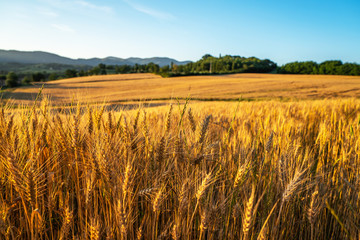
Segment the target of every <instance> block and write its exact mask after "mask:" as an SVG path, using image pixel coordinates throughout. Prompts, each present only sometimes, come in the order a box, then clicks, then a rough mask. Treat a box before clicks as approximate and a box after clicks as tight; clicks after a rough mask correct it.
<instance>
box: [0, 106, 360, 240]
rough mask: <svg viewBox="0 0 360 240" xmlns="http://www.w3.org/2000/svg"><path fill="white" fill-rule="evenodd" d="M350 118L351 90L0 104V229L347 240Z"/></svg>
mask: <svg viewBox="0 0 360 240" xmlns="http://www.w3.org/2000/svg"><path fill="white" fill-rule="evenodd" d="M190 107H191V111H188V109H189V108H190ZM190 114H191V116H190ZM359 120H360V102H359V101H358V100H354V99H350V100H321V101H302V102H292V103H291V102H288V103H281V102H276V101H273V102H272V101H270V102H250V103H245V102H242V103H239V105H237V103H191V102H190V103H185V104H183V105H177V104H176V103H174V104H173V105H172V107H170V106H163V107H159V108H156V109H155V108H152V109H144V108H141V109H139V110H133V111H120V112H115V111H106V109H105V108H104V107H103V106H93V107H88V108H87V109H85V108H80V105H79V107H77V108H74V109H73V111H72V112H70V113H69V112H60V113H55V112H53V111H51V109H50V107H49V106H48V105H47V103H46V101H43V103H42V106H41V107H39V108H38V107H36V108H35V109H34V110H31V109H30V110H28V109H24V110H21V111H19V110H11V109H10V108H8V107H7V106H4V107H2V108H1V109H0V238H1V239H256V238H258V239H359V237H360V229H359V226H358V223H359V222H360V214H359V208H360V200H359V197H360V195H359V192H360V178H359V176H360V175H359V173H360V172H359V171H360V160H359V153H360V124H359ZM194 125H195V126H194Z"/></svg>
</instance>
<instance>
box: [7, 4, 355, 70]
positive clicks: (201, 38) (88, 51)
mask: <svg viewBox="0 0 360 240" xmlns="http://www.w3.org/2000/svg"><path fill="white" fill-rule="evenodd" d="M0 31H1V37H0V49H7V50H9V49H16V50H26V51H33V50H41V51H48V52H53V53H56V54H59V55H62V56H66V57H71V58H90V57H107V56H116V57H122V58H127V57H154V56H166V57H172V58H175V59H178V60H193V61H196V60H198V59H200V58H201V57H202V56H203V55H204V54H206V53H210V54H212V55H214V56H218V55H219V54H222V55H225V54H230V55H240V56H245V57H250V56H256V57H259V58H269V59H271V60H273V61H275V62H277V63H278V64H284V63H286V62H291V61H296V60H298V61H306V60H314V61H317V62H321V61H324V60H334V59H337V60H342V61H343V62H357V63H360V1H359V0H342V1H332V0H327V1H323V0H312V1H308V0H301V1H300V0H287V1H285V0H277V1H275V0H274V1H273V0H247V1H243V0H237V1H235V0H234V1H226V0H223V1H215V0H206V1H205V0H192V1H189V0H182V1H174V0H103V1H99V0H12V1H9V0H0Z"/></svg>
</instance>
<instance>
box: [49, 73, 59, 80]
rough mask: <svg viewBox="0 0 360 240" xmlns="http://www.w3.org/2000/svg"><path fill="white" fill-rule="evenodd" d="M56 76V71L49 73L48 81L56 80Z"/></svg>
mask: <svg viewBox="0 0 360 240" xmlns="http://www.w3.org/2000/svg"><path fill="white" fill-rule="evenodd" d="M57 78H58V76H57V74H56V73H52V74H50V75H49V80H50V81H53V80H56V79H57Z"/></svg>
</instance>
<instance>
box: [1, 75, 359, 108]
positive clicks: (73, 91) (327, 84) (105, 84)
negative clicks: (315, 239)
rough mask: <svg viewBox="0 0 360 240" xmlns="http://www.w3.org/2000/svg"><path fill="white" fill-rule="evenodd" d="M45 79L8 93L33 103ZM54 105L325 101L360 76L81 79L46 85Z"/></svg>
mask: <svg viewBox="0 0 360 240" xmlns="http://www.w3.org/2000/svg"><path fill="white" fill-rule="evenodd" d="M41 85H42V84H41V83H36V84H34V85H33V86H28V87H22V88H18V89H15V90H13V91H12V92H7V93H5V94H4V97H5V98H7V99H9V98H11V99H13V101H14V103H15V104H20V103H21V104H32V103H33V100H34V99H35V98H36V95H37V93H38V91H39V88H40V87H41ZM43 93H44V94H47V95H49V96H50V98H51V100H52V102H53V104H64V103H69V102H71V101H72V100H81V101H84V102H88V103H93V102H103V101H106V102H109V103H116V102H129V101H138V100H168V99H172V98H186V97H188V96H191V97H192V98H193V99H199V100H231V99H232V100H235V99H239V98H243V99H246V100H259V99H260V100H261V99H322V98H337V97H357V96H359V95H360V77H359V76H357V77H353V76H328V75H279V74H231V75H217V76H188V77H175V78H162V77H160V76H157V75H154V74H122V75H105V76H90V77H79V78H72V79H64V80H57V81H49V82H46V83H45V84H44V90H43Z"/></svg>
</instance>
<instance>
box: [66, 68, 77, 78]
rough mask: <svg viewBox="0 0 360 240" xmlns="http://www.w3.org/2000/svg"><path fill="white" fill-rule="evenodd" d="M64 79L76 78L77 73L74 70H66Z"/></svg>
mask: <svg viewBox="0 0 360 240" xmlns="http://www.w3.org/2000/svg"><path fill="white" fill-rule="evenodd" d="M65 77H66V78H73V77H77V71H76V70H75V69H67V70H66V71H65Z"/></svg>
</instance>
